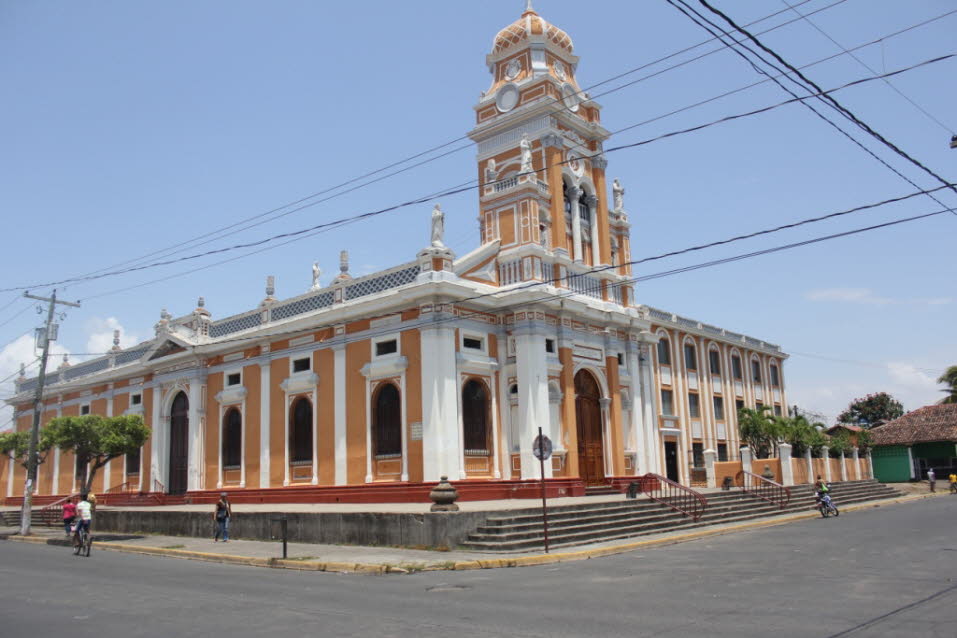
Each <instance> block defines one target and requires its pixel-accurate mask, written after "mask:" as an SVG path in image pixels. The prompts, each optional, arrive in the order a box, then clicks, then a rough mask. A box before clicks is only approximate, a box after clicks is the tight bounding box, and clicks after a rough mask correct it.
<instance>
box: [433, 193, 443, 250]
mask: <svg viewBox="0 0 957 638" xmlns="http://www.w3.org/2000/svg"><path fill="white" fill-rule="evenodd" d="M444 235H445V213H443V212H442V206H441V205H440V204H436V205H435V208H433V209H432V247H433V248H445V244H444V243H443V242H442V238H443V237H444Z"/></svg>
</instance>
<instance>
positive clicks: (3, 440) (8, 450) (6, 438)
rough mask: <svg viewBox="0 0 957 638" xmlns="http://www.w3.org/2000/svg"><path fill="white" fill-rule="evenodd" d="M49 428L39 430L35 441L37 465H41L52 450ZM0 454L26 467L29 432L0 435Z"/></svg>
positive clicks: (28, 450)
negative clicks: (11, 457)
mask: <svg viewBox="0 0 957 638" xmlns="http://www.w3.org/2000/svg"><path fill="white" fill-rule="evenodd" d="M50 435H51V431H50V429H49V428H41V429H40V437H39V438H38V439H37V465H39V464H41V463H43V462H44V461H45V460H46V458H47V454H49V452H50V450H51V449H52V448H53V444H54V442H53V438H52V437H51V436H50ZM0 454H7V455H10V456H13V458H14V460H15V461H16V462H17V463H19V464H20V465H22V466H23V467H24V468H26V467H27V457H28V456H29V455H30V430H24V431H22V432H4V433H3V434H0Z"/></svg>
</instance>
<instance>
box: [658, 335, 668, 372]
mask: <svg viewBox="0 0 957 638" xmlns="http://www.w3.org/2000/svg"><path fill="white" fill-rule="evenodd" d="M658 364H659V365H663V366H670V365H671V342H670V341H668V338H667V337H662V338H661V339H660V340H659V341H658Z"/></svg>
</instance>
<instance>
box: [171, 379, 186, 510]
mask: <svg viewBox="0 0 957 638" xmlns="http://www.w3.org/2000/svg"><path fill="white" fill-rule="evenodd" d="M188 477H189V399H187V398H186V393H184V392H180V393H179V394H177V395H176V398H175V399H173V407H172V408H171V409H170V419H169V486H168V491H169V493H170V494H185V493H186V489H187V487H188V484H187V479H188Z"/></svg>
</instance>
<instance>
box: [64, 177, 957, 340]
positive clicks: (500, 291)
mask: <svg viewBox="0 0 957 638" xmlns="http://www.w3.org/2000/svg"><path fill="white" fill-rule="evenodd" d="M940 188H944V187H940ZM922 194H924V193H921V192H918V193H912V194H910V195H905V196H901V197H897V198H893V199H889V200H885V201H883V202H877V203H874V204H866V205H863V206H858V207H855V208H853V209H849V210H847V211H840V212H837V213H831V214H828V215H825V216H821V217H816V218H809V219H807V220H802V221H801V222H795V223H793V224H788V225H786V226H782V227H778V228H776V229H766V230H763V231H757V232H753V233H748V234H745V235H738V236H736V237H732V238H728V239H725V240H720V241H715V242H710V243H708V244H702V245H700V246H691V247H688V248H685V249H682V250H679V251H672V252H668V253H663V254H660V255H655V256H653V257H645V258H642V259H637V260H634V261H630V262H627V263H625V264H621V265H622V266H625V265H627V266H635V265H639V264H643V263H648V262H651V261H656V260H660V259H665V258H668V257H674V256H677V255H681V254H686V253H690V252H695V251H699V250H703V249H705V248H709V247H713V246H718V245H721V244H727V243H730V242H733V241H740V240H743V239H748V238H752V237H755V236H758V235H761V234H767V233H770V232H776V231H777V230H782V229H784V228H793V227H795V226H799V225H802V224H804V223H813V222H816V221H821V220H824V219H829V218H833V217H835V216H838V215H845V214H848V213H852V212H858V211H862V210H867V209H871V208H874V207H876V206H882V205H886V204H890V203H895V202H899V201H902V200H904V199H908V198H910V197H915V196H918V195H922ZM951 210H952V209H946V210H939V211H934V212H930V213H924V214H921V215H915V216H911V217H905V218H900V219H895V220H891V221H888V222H883V223H880V224H874V225H871V226H865V227H863V228H856V229H852V230H848V231H842V232H839V233H832V234H829V235H824V236H820V237H815V238H812V239H807V240H802V241H799V242H792V243H789V244H783V245H780V246H775V247H772V248H765V249H761V250H757V251H751V252H748V253H742V254H738V255H734V256H730V257H724V258H720V259H714V260H710V261H706V262H701V263H698V264H692V265H688V266H681V267H679V268H674V269H670V270H666V271H660V272H657V273H653V274H649V275H641V276H637V277H631V278H627V279H624V280H620V281H616V282H610V283H609V286H610V287H623V286H626V285H630V284H633V283H640V282H644V281H652V280H654V279H661V278H664V277H670V276H674V275H677V274H682V273H685V272H691V271H694V270H700V269H703V268H711V267H714V266H718V265H723V264H727V263H732V262H735V261H741V260H744V259H751V258H754V257H758V256H762V255H767V254H772V253H776V252H781V251H784V250H791V249H793V248H799V247H802V246H808V245H811V244H815V243H820V242H823V241H828V240H831V239H838V238H841V237H848V236H851V235H856V234H861V233H864V232H868V231H871V230H877V229H881V228H887V227H890V226H896V225H899V224H903V223H907V222H911V221H917V220H920V219H926V218H930V217H934V216H936V215H942V214H944V213H948V212H950V211H951ZM617 267H619V266H600V267H596V268H592V269H589V270H586V271H585V272H583V273H574V274H572V275H568V276H565V277H555V278H552V279H548V280H544V281H532V282H528V283H525V284H521V285H517V286H510V287H508V288H504V289H498V290H495V291H493V292H487V293H481V294H477V295H473V296H469V297H463V298H460V299H456V300H455V303H457V304H463V303H467V302H470V301H476V300H479V299H483V298H487V297H494V296H500V295H502V294H504V293H514V292H516V291H520V290H524V289H531V288H537V287H540V286H546V285H553V284H554V283H557V282H560V281H564V280H567V279H569V278H571V277H577V276H582V275H587V274H594V273H598V272H602V271H606V270H608V269H610V268H617ZM579 294H581V293H578V292H576V291H574V290H567V291H565V292H563V293H547V294H546V295H545V296H543V297H540V298H537V299H532V300H527V299H526V300H522V301H518V302H515V303H513V304H508V305H505V306H503V307H501V308H498V309H497V311H499V312H501V311H502V310H508V309H509V308H512V307H515V306H519V305H526V304H529V303H535V302H538V301H548V300H553V299H562V298H566V297H570V296H572V295H579ZM475 314H479V313H475ZM461 318H462V317H461V316H458V317H451V318H449V319H448V320H449V321H451V320H455V319H461ZM333 325H334V324H321V325H318V326H312V327H310V328H307V329H303V328H298V329H296V330H291V331H279V332H275V333H270V334H268V335H256V336H248V337H233V338H228V339H218V340H217V341H216V342H214V343H211V344H208V345H216V346H218V345H222V344H224V343H231V342H241V341H250V340H254V341H261V340H262V339H264V338H266V339H275V338H277V337H282V336H286V335H291V334H297V333H302V332H314V331H317V330H322V329H325V328H331V327H332V326H333ZM389 332H394V329H393V328H391V327H390V328H388V329H386V330H385V331H384V332H382V333H381V334H388V333H389ZM373 336H377V335H375V334H373ZM367 338H369V335H368V334H366V335H364V336H362V337H361V338H360V337H357V338H356V339H355V340H360V339H367ZM346 342H347V343H351V341H346ZM198 345H207V344H198ZM127 350H128V349H127ZM72 354H74V355H77V356H81V355H106V354H110V353H108V352H103V353H92V352H83V353H72Z"/></svg>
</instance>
